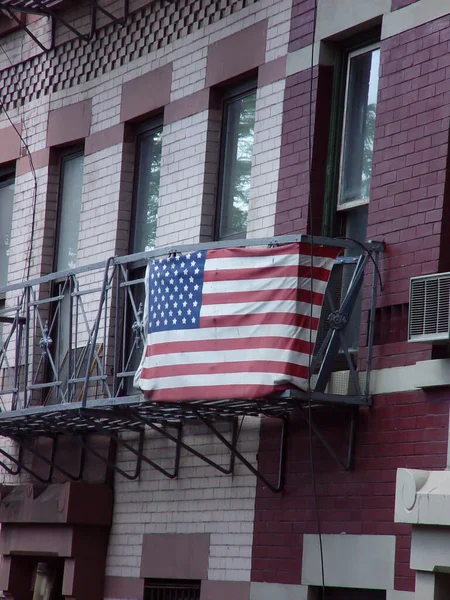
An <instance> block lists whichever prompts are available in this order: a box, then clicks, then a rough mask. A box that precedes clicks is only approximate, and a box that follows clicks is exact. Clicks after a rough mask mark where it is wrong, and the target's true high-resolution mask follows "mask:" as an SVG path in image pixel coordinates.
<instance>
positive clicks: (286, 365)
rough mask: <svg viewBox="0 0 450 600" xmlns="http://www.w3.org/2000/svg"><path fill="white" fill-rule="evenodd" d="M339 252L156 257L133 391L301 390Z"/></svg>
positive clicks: (296, 247) (203, 394)
mask: <svg viewBox="0 0 450 600" xmlns="http://www.w3.org/2000/svg"><path fill="white" fill-rule="evenodd" d="M311 251H312V256H313V259H312V260H313V262H312V263H311ZM337 253H338V250H336V249H335V248H327V247H323V246H313V248H312V250H311V246H310V245H309V244H305V243H294V244H286V245H282V246H277V247H266V248H259V247H250V248H227V249H214V250H201V251H196V252H191V253H187V254H177V255H176V256H170V257H167V258H166V257H165V258H160V259H157V260H153V261H152V262H151V263H149V265H148V267H147V273H146V293H147V298H146V307H145V315H146V319H147V322H146V324H145V326H146V328H147V344H146V346H145V348H144V353H143V357H142V360H141V364H140V366H139V369H138V371H137V373H136V376H135V386H136V387H139V388H140V389H141V390H142V391H143V392H144V395H145V397H146V398H148V399H150V400H155V401H161V402H175V401H183V402H186V401H194V400H203V401H205V400H226V399H250V400H251V399H257V398H262V397H265V396H267V395H269V394H271V393H273V392H275V391H279V390H286V389H292V388H300V389H303V390H305V389H306V388H307V380H308V369H309V361H310V355H311V354H312V352H313V350H314V343H315V339H316V332H317V328H318V324H319V318H320V311H321V307H322V302H323V297H324V293H325V289H326V286H327V282H328V278H329V275H330V271H331V268H332V266H333V263H334V259H335V258H336V256H337ZM311 264H312V265H313V272H312V287H311ZM311 299H312V304H311Z"/></svg>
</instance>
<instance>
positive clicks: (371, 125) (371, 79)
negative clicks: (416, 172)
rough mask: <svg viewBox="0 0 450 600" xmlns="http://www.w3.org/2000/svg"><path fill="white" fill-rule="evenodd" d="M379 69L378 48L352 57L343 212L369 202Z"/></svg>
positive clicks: (347, 93) (343, 161)
mask: <svg viewBox="0 0 450 600" xmlns="http://www.w3.org/2000/svg"><path fill="white" fill-rule="evenodd" d="M379 67H380V49H379V48H377V47H371V48H364V49H362V50H357V51H354V52H350V53H349V54H348V57H347V82H346V90H345V111H344V126H343V135H342V149H341V170H340V184H339V198H338V208H340V209H344V208H349V207H351V206H355V205H356V204H362V203H367V202H368V201H369V192H370V181H371V176H372V155H373V138H374V133H375V117H376V111H377V94H378V73H379Z"/></svg>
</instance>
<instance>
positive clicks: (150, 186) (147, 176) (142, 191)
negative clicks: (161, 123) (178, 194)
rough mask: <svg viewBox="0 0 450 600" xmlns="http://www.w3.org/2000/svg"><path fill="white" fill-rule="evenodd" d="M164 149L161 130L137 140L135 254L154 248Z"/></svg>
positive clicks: (146, 134)
mask: <svg viewBox="0 0 450 600" xmlns="http://www.w3.org/2000/svg"><path fill="white" fill-rule="evenodd" d="M161 148H162V129H161V128H159V129H157V130H153V131H152V132H148V133H145V134H143V135H141V136H140V137H139V138H138V169H137V181H136V205H135V206H136V213H135V225H134V236H133V244H132V250H131V251H132V252H144V251H146V250H153V249H154V247H155V241H156V224H157V219H158V203H159V178H160V171H161Z"/></svg>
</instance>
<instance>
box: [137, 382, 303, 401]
mask: <svg viewBox="0 0 450 600" xmlns="http://www.w3.org/2000/svg"><path fill="white" fill-rule="evenodd" d="M305 387H306V386H305ZM290 389H295V386H294V385H285V386H283V385H276V386H271V385H244V384H243V385H208V386H205V387H201V386H197V387H191V388H188V387H185V388H180V389H171V388H169V389H163V390H154V391H144V396H145V398H147V400H153V401H155V402H192V401H196V400H200V401H201V400H230V399H233V398H239V399H245V400H257V399H259V398H265V397H266V396H269V395H270V394H273V393H275V392H279V391H283V390H290Z"/></svg>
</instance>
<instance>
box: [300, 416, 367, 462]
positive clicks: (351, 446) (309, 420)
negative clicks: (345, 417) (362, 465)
mask: <svg viewBox="0 0 450 600" xmlns="http://www.w3.org/2000/svg"><path fill="white" fill-rule="evenodd" d="M300 414H301V415H302V417H303V419H304V420H305V421H306V422H307V423H308V426H309V427H311V429H312V431H313V432H314V434H315V435H316V437H317V438H318V440H319V441H320V442H321V444H322V445H323V446H324V447H325V448H326V450H327V451H328V453H329V454H330V456H331V457H332V458H333V459H334V460H335V461H336V462H337V463H338V465H339V466H340V467H342V469H343V470H344V471H349V470H350V469H351V466H352V461H353V450H354V442H355V431H356V426H355V425H356V423H355V421H356V417H355V409H351V415H350V433H349V443H348V451H347V461H346V462H344V461H343V460H342V459H341V458H340V457H339V456H338V454H337V453H336V452H335V450H334V449H333V447H332V446H331V444H330V442H329V441H328V440H327V439H326V438H325V437H324V436H323V435H322V434H321V433H320V431H319V429H318V427H317V426H316V425H315V424H314V422H313V420H312V418H311V417H310V415H309V412H307V411H306V410H305V409H304V408H301V412H300Z"/></svg>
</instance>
